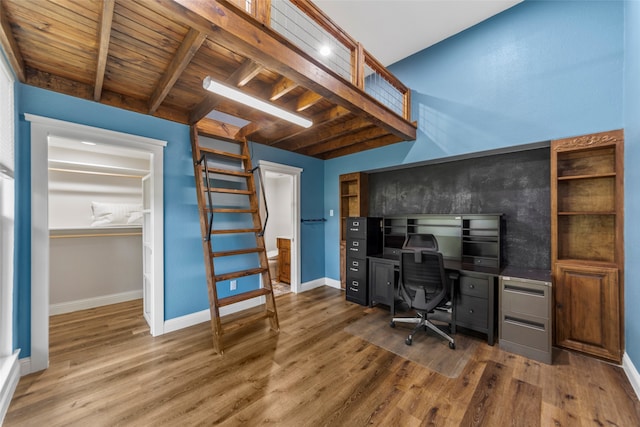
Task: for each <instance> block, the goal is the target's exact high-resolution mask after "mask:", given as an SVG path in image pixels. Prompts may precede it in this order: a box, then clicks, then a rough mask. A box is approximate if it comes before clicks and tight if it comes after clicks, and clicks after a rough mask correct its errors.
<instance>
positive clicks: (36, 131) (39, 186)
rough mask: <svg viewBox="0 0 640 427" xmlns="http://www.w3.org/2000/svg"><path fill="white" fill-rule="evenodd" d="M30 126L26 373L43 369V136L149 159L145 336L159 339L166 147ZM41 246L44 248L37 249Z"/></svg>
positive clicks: (51, 123) (87, 130) (98, 132)
mask: <svg viewBox="0 0 640 427" xmlns="http://www.w3.org/2000/svg"><path fill="white" fill-rule="evenodd" d="M24 117H25V119H26V120H27V121H28V122H30V123H31V357H30V363H29V365H30V366H29V369H28V371H29V372H37V371H41V370H43V369H46V368H47V367H48V366H49V218H48V205H49V177H48V170H47V167H48V151H49V143H48V139H49V136H58V137H62V138H70V139H75V140H78V141H86V140H90V141H92V142H97V143H101V144H107V145H115V146H119V147H124V148H129V149H135V150H139V151H143V152H147V153H149V154H150V173H151V174H152V176H153V186H152V191H153V193H154V204H153V208H152V209H153V211H154V220H155V221H154V224H153V226H152V228H153V230H152V233H153V236H154V239H153V246H154V247H153V269H154V281H153V285H152V290H151V300H152V301H151V316H150V320H151V322H149V328H150V332H151V335H153V336H156V335H162V334H163V333H164V200H163V186H164V184H163V177H164V172H163V164H164V161H163V157H164V147H165V146H166V145H167V142H166V141H162V140H158V139H153V138H146V137H142V136H137V135H130V134H126V133H122V132H116V131H112V130H107V129H101V128H96V127H92V126H86V125H81V124H77V123H72V122H66V121H62V120H57V119H51V118H49V117H42V116H37V115H33V114H28V113H25V115H24ZM43 243H44V244H43Z"/></svg>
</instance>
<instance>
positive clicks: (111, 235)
mask: <svg viewBox="0 0 640 427" xmlns="http://www.w3.org/2000/svg"><path fill="white" fill-rule="evenodd" d="M123 236H142V233H93V234H56V235H53V236H49V238H50V239H74V238H77V237H123Z"/></svg>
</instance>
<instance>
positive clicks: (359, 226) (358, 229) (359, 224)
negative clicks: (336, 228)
mask: <svg viewBox="0 0 640 427" xmlns="http://www.w3.org/2000/svg"><path fill="white" fill-rule="evenodd" d="M366 235H367V222H366V220H365V218H347V238H352V239H364V238H365V237H366Z"/></svg>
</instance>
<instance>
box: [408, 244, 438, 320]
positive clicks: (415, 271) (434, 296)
mask: <svg viewBox="0 0 640 427" xmlns="http://www.w3.org/2000/svg"><path fill="white" fill-rule="evenodd" d="M398 286H399V289H400V295H401V296H402V298H403V299H404V300H405V302H407V303H408V304H409V305H410V306H411V307H412V308H415V309H418V310H427V311H429V310H431V309H433V308H434V307H435V306H437V305H438V304H440V303H441V302H442V300H444V299H445V298H446V297H447V292H448V289H449V281H448V277H447V275H446V273H445V270H444V262H443V258H442V254H441V253H440V252H436V251H432V250H408V249H403V250H402V251H400V277H399V280H398Z"/></svg>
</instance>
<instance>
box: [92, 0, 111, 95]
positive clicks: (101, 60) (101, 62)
mask: <svg viewBox="0 0 640 427" xmlns="http://www.w3.org/2000/svg"><path fill="white" fill-rule="evenodd" d="M114 7H115V0H102V11H101V13H100V31H99V32H98V60H97V61H96V79H95V84H94V86H93V100H94V101H100V98H101V97H102V86H103V85H104V73H105V70H106V69H107V55H108V53H109V41H110V39H111V24H112V23H113V9H114Z"/></svg>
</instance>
